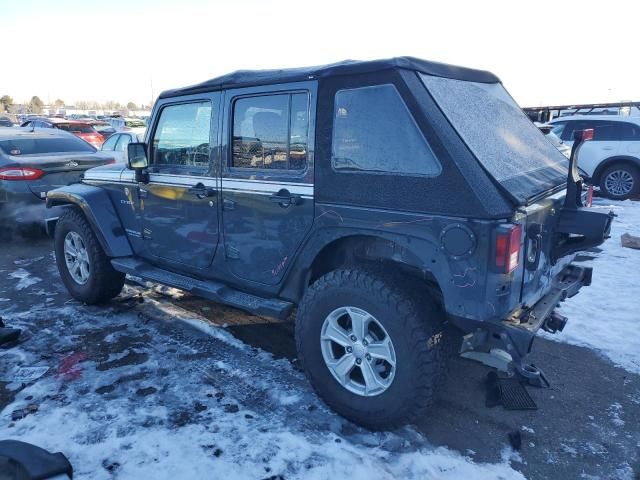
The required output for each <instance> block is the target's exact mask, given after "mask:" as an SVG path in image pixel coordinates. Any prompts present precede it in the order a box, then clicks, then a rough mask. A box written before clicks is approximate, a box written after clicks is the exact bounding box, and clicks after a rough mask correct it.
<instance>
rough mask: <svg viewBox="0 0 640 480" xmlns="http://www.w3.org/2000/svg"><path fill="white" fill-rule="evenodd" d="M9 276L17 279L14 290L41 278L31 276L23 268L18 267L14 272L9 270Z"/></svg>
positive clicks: (34, 282)
mask: <svg viewBox="0 0 640 480" xmlns="http://www.w3.org/2000/svg"><path fill="white" fill-rule="evenodd" d="M9 277H10V278H16V279H18V283H17V284H16V286H15V288H16V290H23V289H25V288H28V287H30V286H31V285H35V284H36V283H38V282H41V281H42V279H41V278H38V277H32V276H31V274H30V273H29V272H27V271H26V270H25V269H24V268H19V269H18V270H16V271H15V272H11V273H10V274H9Z"/></svg>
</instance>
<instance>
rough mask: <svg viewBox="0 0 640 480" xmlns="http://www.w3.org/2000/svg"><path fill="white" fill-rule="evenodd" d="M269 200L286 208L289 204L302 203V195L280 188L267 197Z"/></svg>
mask: <svg viewBox="0 0 640 480" xmlns="http://www.w3.org/2000/svg"><path fill="white" fill-rule="evenodd" d="M269 200H270V201H272V202H274V203H277V204H279V205H280V206H281V207H283V208H287V207H288V206H289V205H299V204H300V203H302V197H300V195H295V194H293V193H291V192H289V190H287V189H286V188H282V189H280V190H278V192H277V193H274V194H273V195H271V196H270V197H269Z"/></svg>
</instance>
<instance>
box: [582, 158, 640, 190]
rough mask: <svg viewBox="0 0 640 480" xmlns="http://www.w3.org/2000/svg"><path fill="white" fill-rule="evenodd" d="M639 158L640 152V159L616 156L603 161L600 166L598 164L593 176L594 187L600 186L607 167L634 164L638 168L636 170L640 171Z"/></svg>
mask: <svg viewBox="0 0 640 480" xmlns="http://www.w3.org/2000/svg"><path fill="white" fill-rule="evenodd" d="M639 157H640V152H639V153H638V157H634V156H631V155H615V156H613V157H609V158H607V159H605V160H603V161H602V162H600V164H598V166H597V167H596V169H595V171H594V172H593V175H592V177H591V180H592V182H593V183H594V185H598V184H600V180H601V179H600V176H601V175H602V172H604V171H605V169H606V168H607V167H609V166H610V165H613V164H614V163H632V164H634V165H635V166H636V168H638V169H640V158H639Z"/></svg>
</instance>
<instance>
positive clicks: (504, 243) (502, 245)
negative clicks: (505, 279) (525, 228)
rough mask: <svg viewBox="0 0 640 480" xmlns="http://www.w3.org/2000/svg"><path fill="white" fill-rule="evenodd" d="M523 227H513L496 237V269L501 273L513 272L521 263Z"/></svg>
mask: <svg viewBox="0 0 640 480" xmlns="http://www.w3.org/2000/svg"><path fill="white" fill-rule="evenodd" d="M521 238H522V226H520V225H513V226H512V227H511V228H509V229H508V230H506V231H501V232H498V234H497V235H496V267H498V269H499V270H500V271H501V272H504V273H511V272H513V271H514V270H515V269H516V267H517V266H518V263H519V262H520V240H521Z"/></svg>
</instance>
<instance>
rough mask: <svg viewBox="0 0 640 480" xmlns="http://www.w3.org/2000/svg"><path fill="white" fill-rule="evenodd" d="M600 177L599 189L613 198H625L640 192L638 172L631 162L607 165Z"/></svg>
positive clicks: (639, 173)
mask: <svg viewBox="0 0 640 480" xmlns="http://www.w3.org/2000/svg"><path fill="white" fill-rule="evenodd" d="M601 178H602V180H601V181H600V190H601V191H602V192H603V193H604V194H605V195H606V196H607V197H608V198H611V199H613V200H626V199H627V198H629V197H631V196H633V195H635V194H637V193H639V192H640V172H639V170H638V168H636V167H635V166H633V165H631V164H627V163H618V164H616V165H612V166H610V167H607V169H606V170H605V171H604V172H603V173H602V177H601Z"/></svg>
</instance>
